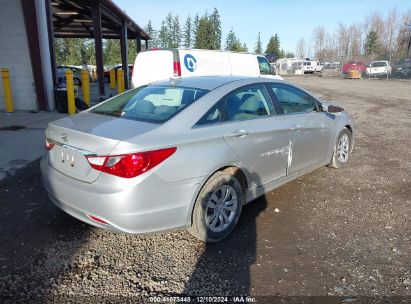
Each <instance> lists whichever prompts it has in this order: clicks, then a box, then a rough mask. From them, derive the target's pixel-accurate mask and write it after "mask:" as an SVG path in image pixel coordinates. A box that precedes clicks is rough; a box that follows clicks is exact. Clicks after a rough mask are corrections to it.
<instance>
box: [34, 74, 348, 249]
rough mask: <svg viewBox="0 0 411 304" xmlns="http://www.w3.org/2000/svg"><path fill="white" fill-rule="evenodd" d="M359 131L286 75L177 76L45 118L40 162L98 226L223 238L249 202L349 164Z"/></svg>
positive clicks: (49, 179) (62, 195)
mask: <svg viewBox="0 0 411 304" xmlns="http://www.w3.org/2000/svg"><path fill="white" fill-rule="evenodd" d="M353 132H354V130H353V121H352V120H351V118H350V116H349V115H348V114H347V113H346V112H345V111H344V110H343V109H342V108H340V107H338V106H335V105H331V104H329V103H325V102H323V101H322V100H320V99H319V98H317V97H315V96H313V95H312V94H310V93H309V92H307V91H306V90H304V89H302V88H299V87H297V86H295V85H293V84H291V83H287V82H285V81H278V80H273V79H264V78H249V77H234V76H221V77H193V78H185V79H170V80H167V81H162V82H157V83H155V84H151V85H148V86H144V87H140V88H136V89H133V90H130V91H127V92H125V93H123V94H121V95H118V96H115V97H113V98H111V99H108V100H107V101H105V102H103V103H101V104H99V105H97V106H95V107H93V108H90V109H89V110H87V111H84V112H81V113H79V114H77V115H74V116H68V117H66V118H63V119H60V120H57V121H55V122H52V123H50V124H49V125H48V127H47V130H46V148H47V150H48V151H47V153H46V154H45V156H44V157H43V158H42V161H41V170H42V177H43V181H44V186H45V188H46V190H47V192H48V195H49V197H50V199H51V200H52V201H53V202H54V203H55V204H56V205H57V206H59V207H60V208H61V209H63V210H64V211H65V212H67V213H68V214H70V215H72V216H74V217H76V218H78V219H80V220H82V221H84V222H87V223H89V224H91V225H94V226H97V227H101V228H106V229H110V230H113V231H118V232H125V233H136V234H141V233H150V232H158V231H165V230H171V229H177V228H189V231H190V232H191V233H192V234H193V235H194V236H196V237H197V238H199V239H200V240H203V241H205V242H216V241H219V240H221V239H223V238H225V237H226V236H227V235H228V234H229V233H230V232H231V231H232V230H233V229H234V227H235V225H236V224H237V221H238V218H239V216H240V213H241V209H242V206H243V205H244V204H246V203H248V202H251V201H253V200H254V199H256V198H257V197H259V196H261V195H263V194H264V193H266V192H268V191H271V190H272V189H274V188H276V187H278V186H280V185H282V184H284V183H286V182H287V181H290V180H292V179H295V178H297V177H299V176H301V175H303V174H305V173H307V172H310V171H312V170H314V169H317V168H319V167H321V166H325V165H330V166H333V167H337V168H338V167H341V166H343V165H345V164H346V163H347V161H348V158H349V154H350V153H351V151H352V148H353V139H354V137H353V136H354V133H353Z"/></svg>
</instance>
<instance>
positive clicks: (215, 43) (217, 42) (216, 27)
mask: <svg viewBox="0 0 411 304" xmlns="http://www.w3.org/2000/svg"><path fill="white" fill-rule="evenodd" d="M209 32H210V37H209V39H210V49H211V50H220V49H221V21H220V15H219V14H218V10H217V8H214V11H213V13H212V14H211V15H210V18H209Z"/></svg>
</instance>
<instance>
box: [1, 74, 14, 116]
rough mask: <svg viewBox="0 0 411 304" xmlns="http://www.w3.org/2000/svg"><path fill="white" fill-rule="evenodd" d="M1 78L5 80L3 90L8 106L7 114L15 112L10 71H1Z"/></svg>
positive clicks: (5, 102)
mask: <svg viewBox="0 0 411 304" xmlns="http://www.w3.org/2000/svg"><path fill="white" fill-rule="evenodd" d="M1 76H2V78H3V88H4V104H5V106H6V112H7V113H12V112H13V97H12V95H11V86H10V73H9V69H7V68H4V69H1Z"/></svg>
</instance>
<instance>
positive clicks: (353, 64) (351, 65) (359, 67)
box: [342, 61, 367, 77]
mask: <svg viewBox="0 0 411 304" xmlns="http://www.w3.org/2000/svg"><path fill="white" fill-rule="evenodd" d="M352 70H356V71H360V72H361V74H362V73H364V72H365V71H366V70H367V66H366V65H365V64H364V63H363V62H361V61H349V62H347V63H345V64H344V65H343V67H342V73H343V76H345V77H346V76H347V74H348V72H349V71H352Z"/></svg>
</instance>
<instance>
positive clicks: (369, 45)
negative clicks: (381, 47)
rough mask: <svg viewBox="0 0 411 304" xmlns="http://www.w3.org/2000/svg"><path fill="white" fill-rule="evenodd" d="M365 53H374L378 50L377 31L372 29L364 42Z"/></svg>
mask: <svg viewBox="0 0 411 304" xmlns="http://www.w3.org/2000/svg"><path fill="white" fill-rule="evenodd" d="M364 49H365V53H366V54H367V55H374V54H375V53H376V52H377V51H378V34H377V32H375V31H370V32H369V33H368V34H367V37H366V38H365V43H364Z"/></svg>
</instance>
